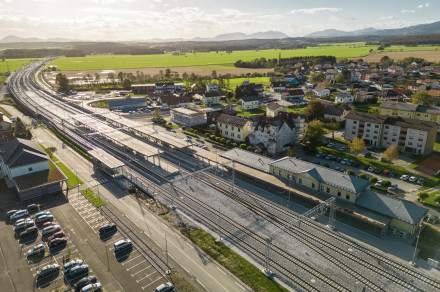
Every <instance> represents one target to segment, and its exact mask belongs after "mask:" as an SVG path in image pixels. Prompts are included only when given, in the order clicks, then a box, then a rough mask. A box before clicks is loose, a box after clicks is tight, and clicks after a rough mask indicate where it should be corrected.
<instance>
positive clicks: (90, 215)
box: [83, 213, 99, 219]
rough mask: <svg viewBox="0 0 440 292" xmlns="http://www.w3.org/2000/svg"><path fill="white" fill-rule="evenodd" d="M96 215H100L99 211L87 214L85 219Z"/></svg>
mask: <svg viewBox="0 0 440 292" xmlns="http://www.w3.org/2000/svg"><path fill="white" fill-rule="evenodd" d="M96 215H98V216H99V214H98V213H92V214H89V215H87V216H84V217H83V219H87V218H89V217H92V216H96Z"/></svg>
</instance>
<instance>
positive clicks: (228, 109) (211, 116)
mask: <svg viewBox="0 0 440 292" xmlns="http://www.w3.org/2000/svg"><path fill="white" fill-rule="evenodd" d="M200 110H202V111H204V112H205V113H206V120H207V123H208V124H209V125H212V124H216V123H217V119H218V117H219V116H220V115H221V114H227V115H231V116H236V115H237V114H238V112H237V111H236V110H235V107H233V106H232V105H230V104H228V105H226V106H223V107H221V108H219V107H216V108H212V107H208V108H201V109H200Z"/></svg>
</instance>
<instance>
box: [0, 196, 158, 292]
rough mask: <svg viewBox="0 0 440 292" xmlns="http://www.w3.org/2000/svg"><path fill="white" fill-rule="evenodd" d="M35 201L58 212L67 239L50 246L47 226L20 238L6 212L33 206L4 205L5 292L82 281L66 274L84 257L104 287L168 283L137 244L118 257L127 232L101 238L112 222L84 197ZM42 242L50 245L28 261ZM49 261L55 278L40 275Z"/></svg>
mask: <svg viewBox="0 0 440 292" xmlns="http://www.w3.org/2000/svg"><path fill="white" fill-rule="evenodd" d="M35 203H39V204H41V210H48V211H50V212H51V213H52V215H53V216H54V221H56V222H57V223H58V224H59V225H60V227H61V229H62V231H64V233H65V234H66V239H67V242H66V244H64V245H59V246H56V247H54V248H48V246H47V240H46V238H45V237H42V235H41V228H39V229H38V234H37V235H36V236H33V237H29V238H27V239H25V240H19V239H18V238H17V237H16V236H15V234H14V225H11V224H8V223H7V222H6V212H7V211H9V210H10V209H25V208H26V206H27V204H25V203H19V204H15V205H14V206H13V207H8V208H3V209H1V210H0V220H1V221H2V223H1V224H0V232H1V234H2V237H0V258H1V259H2V262H3V265H0V281H1V282H2V283H4V284H3V287H2V291H35V290H41V291H50V290H52V289H55V288H57V287H59V286H61V285H66V287H68V286H69V283H72V284H73V283H75V282H76V281H77V280H79V276H78V277H68V276H67V277H65V276H64V272H63V269H62V267H63V264H64V263H66V262H67V261H68V260H72V259H82V260H83V261H84V264H87V265H88V267H89V271H88V274H85V275H95V276H96V277H97V280H98V281H99V282H101V284H102V287H103V288H104V291H142V290H144V289H145V290H146V291H148V290H154V288H156V286H158V285H159V284H161V283H162V282H166V280H165V278H164V277H162V275H160V274H159V273H158V272H157V271H155V269H154V268H153V267H151V264H150V263H149V262H148V261H147V260H146V259H145V258H144V257H143V256H142V255H141V254H140V253H139V251H138V250H137V249H136V247H134V248H133V249H132V250H126V251H124V252H122V253H117V254H116V255H115V253H114V251H113V244H114V242H116V241H117V240H119V239H122V238H124V236H123V235H122V234H121V233H120V232H116V233H114V234H111V236H108V237H105V238H100V237H99V233H98V229H99V227H100V226H101V225H103V224H105V223H107V222H108V221H107V220H106V219H105V218H104V217H103V216H101V214H100V212H99V211H98V210H97V209H96V208H95V207H94V206H92V205H91V204H90V203H89V202H88V201H87V200H86V199H85V198H84V197H83V196H82V195H80V194H69V202H67V200H66V198H65V197H64V196H63V195H61V194H60V195H55V196H53V197H46V198H44V199H42V200H40V201H38V202H35ZM34 214H35V213H34ZM85 223H87V224H85ZM40 243H42V244H43V245H44V246H45V252H44V253H42V254H40V255H37V256H34V257H31V258H29V259H28V258H27V252H28V251H29V250H30V249H32V247H33V246H35V245H37V244H40ZM49 264H58V265H59V266H60V270H59V272H56V273H53V274H51V275H50V276H49V277H40V278H39V277H37V272H38V271H39V270H40V269H41V268H43V267H45V266H46V265H49ZM81 276H83V275H81ZM72 291H73V290H72Z"/></svg>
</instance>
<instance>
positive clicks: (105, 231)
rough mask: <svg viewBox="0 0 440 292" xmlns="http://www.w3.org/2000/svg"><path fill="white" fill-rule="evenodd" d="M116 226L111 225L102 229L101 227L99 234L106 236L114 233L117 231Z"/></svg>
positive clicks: (106, 225)
mask: <svg viewBox="0 0 440 292" xmlns="http://www.w3.org/2000/svg"><path fill="white" fill-rule="evenodd" d="M116 228H117V227H116V224H115V223H110V224H105V225H103V226H101V227H99V234H104V233H107V232H110V231H114V230H116Z"/></svg>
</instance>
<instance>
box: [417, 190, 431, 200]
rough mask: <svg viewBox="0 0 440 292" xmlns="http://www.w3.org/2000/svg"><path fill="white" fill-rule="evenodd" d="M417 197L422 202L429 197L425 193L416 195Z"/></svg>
mask: <svg viewBox="0 0 440 292" xmlns="http://www.w3.org/2000/svg"><path fill="white" fill-rule="evenodd" d="M417 196H418V197H419V198H420V200H422V202H423V201H424V200H425V199H426V198H428V197H429V194H428V193H427V192H420V193H418V194H417Z"/></svg>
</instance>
